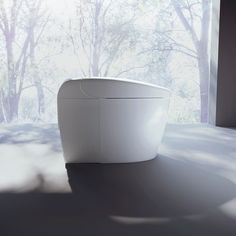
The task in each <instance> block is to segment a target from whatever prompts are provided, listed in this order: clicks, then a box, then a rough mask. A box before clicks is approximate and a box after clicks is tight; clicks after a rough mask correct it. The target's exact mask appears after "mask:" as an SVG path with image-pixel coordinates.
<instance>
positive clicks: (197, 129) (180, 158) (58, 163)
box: [0, 125, 236, 236]
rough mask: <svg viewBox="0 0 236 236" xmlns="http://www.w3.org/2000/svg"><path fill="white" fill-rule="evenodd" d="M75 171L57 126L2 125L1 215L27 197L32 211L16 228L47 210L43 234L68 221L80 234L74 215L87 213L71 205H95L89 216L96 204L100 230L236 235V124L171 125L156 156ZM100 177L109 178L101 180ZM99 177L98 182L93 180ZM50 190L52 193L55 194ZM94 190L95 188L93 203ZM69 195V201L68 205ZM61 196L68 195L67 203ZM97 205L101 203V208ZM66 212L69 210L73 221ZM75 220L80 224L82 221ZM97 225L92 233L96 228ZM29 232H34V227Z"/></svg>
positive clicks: (34, 221) (34, 220)
mask: <svg viewBox="0 0 236 236" xmlns="http://www.w3.org/2000/svg"><path fill="white" fill-rule="evenodd" d="M78 168H80V170H82V172H79V171H78V172H77V171H76V170H73V168H72V169H71V170H70V169H67V171H66V169H65V166H64V161H63V155H62V150H61V145H60V138H59V132H58V129H57V126H56V125H15V126H2V127H1V128H0V218H1V217H2V214H5V213H1V212H8V213H7V215H9V214H10V213H9V212H11V211H12V209H13V207H12V204H15V207H14V209H15V208H17V209H18V213H17V212H16V211H15V210H14V211H13V214H18V215H22V214H26V213H25V206H27V201H31V203H30V204H31V208H32V207H33V208H32V209H33V210H32V212H31V213H29V214H28V215H27V214H26V216H25V218H22V219H21V223H19V224H20V225H19V228H17V227H16V228H15V229H16V230H18V231H19V230H21V232H22V233H24V232H25V230H26V231H27V230H29V228H28V227H29V223H28V220H29V218H30V219H31V224H32V227H33V225H35V224H36V225H37V224H38V221H39V219H38V218H37V217H36V216H34V217H32V215H34V214H35V212H37V211H38V210H39V208H40V209H41V208H43V207H44V209H45V216H48V214H51V216H49V218H47V221H46V222H45V220H44V218H42V219H40V222H41V223H40V224H41V225H42V229H44V232H46V231H47V229H48V226H47V224H49V222H50V225H51V227H52V229H51V230H54V231H53V232H57V235H63V232H64V233H65V232H68V229H71V225H72V226H73V227H75V228H74V231H73V232H75V234H72V233H71V234H70V235H77V233H79V232H80V229H81V228H80V227H79V228H78V221H77V220H76V219H80V217H82V218H81V219H83V217H86V216H85V215H84V212H83V211H82V212H81V211H78V212H76V213H75V212H74V211H73V209H75V207H81V206H86V204H88V205H89V204H91V202H92V204H95V205H94V206H93V208H92V209H90V211H89V210H88V211H87V212H90V216H91V215H93V214H94V209H97V212H102V213H99V214H101V215H100V216H99V217H98V216H96V217H95V216H94V215H93V216H94V219H93V220H95V221H97V220H98V219H100V220H101V222H100V223H101V224H105V225H103V226H104V227H105V226H106V227H111V228H110V230H111V231H109V232H112V230H115V231H114V232H121V233H122V235H125V233H127V235H136V236H137V235H144V234H143V232H147V235H157V234H156V233H157V232H159V233H160V235H174V236H176V235H181V236H183V235H186V236H190V235H197V236H198V235H201V236H203V235H206V236H208V235H214V236H216V235H222V236H223V235H227V236H228V235H232V236H233V235H236V130H235V129H225V128H215V127H211V126H204V125H168V126H167V129H166V133H165V136H164V139H163V143H162V146H161V148H160V151H159V155H158V157H157V158H156V159H155V160H153V161H150V162H144V163H143V164H142V163H141V164H137V165H133V167H132V166H129V165H123V166H122V165H121V167H116V166H108V167H106V168H104V169H103V168H102V175H101V166H99V167H98V170H97V171H96V167H94V169H93V170H95V172H94V171H91V173H87V172H86V171H87V170H88V169H86V168H88V167H78ZM110 168H113V169H110ZM119 168H120V169H119ZM84 170H86V171H84ZM90 170H91V169H90ZM113 170H114V171H113ZM83 171H84V172H83ZM119 171H120V172H119ZM113 172H114V175H113ZM89 176H91V178H89ZM104 176H108V179H109V178H110V180H108V181H106V180H104ZM68 177H69V179H70V184H69V183H68ZM97 177H99V178H100V177H101V178H102V179H100V180H99V179H98V180H97V179H96V178H97ZM129 178H130V180H127V179H129ZM94 180H95V182H94ZM126 180H127V181H126ZM96 181H98V182H96ZM81 189H83V190H84V194H85V195H84V196H85V197H84V198H83V191H82V195H78V196H79V197H78V198H76V199H74V202H73V198H70V197H69V196H74V195H72V194H70V193H71V191H73V192H74V193H77V192H80V190H81ZM30 192H31V193H32V192H33V193H35V192H36V193H40V194H41V193H43V195H44V196H48V197H44V196H42V197H39V198H32V196H31V195H29V194H28V193H30ZM16 193H23V195H22V194H20V196H22V197H20V198H19V197H17V196H19V195H18V194H16ZM48 193H54V195H53V196H54V197H55V199H54V198H52V197H50V196H51V195H50V196H49V194H48ZM91 193H96V194H94V195H95V196H94V198H93V199H92V200H91V199H90V196H91V195H93V194H91ZM6 194H10V195H6ZM55 194H57V195H55ZM58 194H59V195H58ZM5 196H7V197H5ZM40 196H41V195H40ZM62 196H63V199H61V198H62ZM81 196H82V197H81ZM68 198H70V205H68V206H67V205H66V204H68ZM9 199H10V200H9ZM27 199H28V200H27ZM46 199H47V200H46ZM56 199H57V200H56ZM60 199H61V200H60ZM64 199H67V200H66V202H64ZM104 199H105V200H104ZM122 201H123V202H122ZM32 202H33V203H34V205H32V204H33V203H32ZM54 202H57V203H58V204H59V205H54V207H55V208H57V209H59V208H61V207H63V206H65V209H64V210H65V211H64V210H62V209H60V210H61V215H58V214H59V213H58V211H59V210H55V209H51V208H50V206H51V204H54ZM49 203H50V204H49ZM40 204H41V205H40ZM103 204H104V205H103ZM125 204H128V205H127V206H126V205H125ZM100 205H102V206H103V207H101V208H99V206H100ZM46 209H47V210H46ZM22 212H23V213H22ZM52 212H54V213H52ZM65 212H66V213H65ZM43 214H44V213H42V215H43ZM66 214H69V215H66ZM70 214H72V215H73V214H74V215H73V217H74V218H73V217H72V216H71V215H70ZM96 214H97V213H96ZM9 217H10V216H9ZM19 217H20V216H19ZM19 217H18V216H17V217H16V219H15V220H16V222H19ZM35 217H36V218H35ZM50 217H51V218H50ZM58 217H59V218H58ZM71 217H72V218H71ZM55 218H56V219H57V220H61V221H62V222H64V223H65V222H67V224H66V223H65V224H64V223H63V224H61V228H60V227H59V225H60V224H59V225H58V224H57V223H56V222H57V221H55ZM1 219H2V218H1ZM80 222H82V223H81V224H82V225H81V227H82V228H83V225H84V224H85V222H84V221H83V220H82V221H80ZM86 222H87V223H88V225H89V224H90V223H91V222H90V220H87V221H86ZM22 227H23V228H22ZM24 227H25V228H24ZM43 227H45V228H43ZM96 227H98V228H99V229H100V227H101V225H100V224H98V223H97V225H96ZM96 227H95V228H91V230H94V231H96V230H97V228H96ZM117 227H118V228H117ZM9 228H11V227H10V226H9ZM9 228H6V232H8V230H9ZM63 230H64V231H63ZM117 230H122V231H117ZM123 230H124V231H123ZM18 231H17V232H18ZM60 232H61V234H60ZM104 232H105V231H104ZM30 233H31V235H37V234H36V231H34V229H33V228H32V231H30ZM32 233H33V234H32ZM121 233H117V235H120V234H121ZM0 234H1V227H0ZM39 235H40V234H39ZM41 235H42V234H41ZM64 235H65V234H64ZM88 235H91V234H88ZM103 235H105V234H104V233H103ZM110 235H111V234H110ZM112 235H116V234H115V233H113V234H112Z"/></svg>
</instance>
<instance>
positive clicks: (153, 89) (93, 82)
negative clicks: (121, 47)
mask: <svg viewBox="0 0 236 236" xmlns="http://www.w3.org/2000/svg"><path fill="white" fill-rule="evenodd" d="M62 88H63V89H62ZM169 95H170V91H169V90H168V89H166V88H163V87H160V86H156V85H153V84H149V83H144V82H139V81H133V80H127V79H117V78H101V77H99V78H98V77H97V78H96V77H93V78H83V79H72V80H69V81H66V82H65V83H64V84H63V85H62V87H61V89H60V91H59V93H58V97H59V98H75V99H85V98H93V99H95V98H97V99H99V98H107V99H119V98H120V99H122V98H133V99H134V98H163V97H169Z"/></svg>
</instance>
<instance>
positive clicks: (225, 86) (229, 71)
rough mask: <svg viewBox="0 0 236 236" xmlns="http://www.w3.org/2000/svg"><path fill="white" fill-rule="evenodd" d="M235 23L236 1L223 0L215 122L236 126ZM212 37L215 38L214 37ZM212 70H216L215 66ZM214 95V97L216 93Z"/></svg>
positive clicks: (225, 125)
mask: <svg viewBox="0 0 236 236" xmlns="http://www.w3.org/2000/svg"><path fill="white" fill-rule="evenodd" d="M213 2H214V0H213ZM213 12H214V11H213ZM213 15H214V14H213ZM235 24H236V1H235V0H227V1H225V0H222V1H221V5H220V28H219V58H218V76H217V77H218V81H217V86H215V87H216V92H217V96H216V115H215V124H216V125H217V126H224V127H236V26H235ZM212 39H213V40H214V37H213V38H212ZM213 50H214V49H213ZM213 53H214V52H213ZM212 70H213V71H214V68H212ZM211 72H212V71H211ZM212 76H213V75H212ZM211 80H212V78H211ZM211 86H212V83H211ZM213 87H214V86H213ZM212 96H213V98H214V95H212ZM210 104H211V103H210ZM211 105H212V104H211Z"/></svg>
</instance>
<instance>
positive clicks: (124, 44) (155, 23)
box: [0, 0, 211, 123]
mask: <svg viewBox="0 0 236 236" xmlns="http://www.w3.org/2000/svg"><path fill="white" fill-rule="evenodd" d="M210 9H211V2H210V0H159V1H138V0H119V1H113V0H91V1H88V0H77V1H74V0H60V1H58V0H47V1H46V0H14V1H13V0H2V1H1V3H0V42H1V43H0V65H1V66H0V122H2V123H9V122H56V120H57V113H56V107H57V106H56V95H57V91H58V88H59V86H60V84H61V83H62V82H63V81H64V80H65V79H68V78H71V77H89V76H110V77H124V78H129V79H134V80H142V81H147V82H151V83H154V84H157V85H161V86H165V87H168V88H170V89H171V90H172V96H171V104H170V110H169V121H170V122H178V123H196V122H206V121H207V110H208V80H209V42H210V40H209V31H210V30H209V29H210V12H211V11H210Z"/></svg>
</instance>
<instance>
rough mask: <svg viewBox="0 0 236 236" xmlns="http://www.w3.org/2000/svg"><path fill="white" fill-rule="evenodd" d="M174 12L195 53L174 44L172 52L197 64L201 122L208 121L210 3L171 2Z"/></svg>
mask: <svg viewBox="0 0 236 236" xmlns="http://www.w3.org/2000/svg"><path fill="white" fill-rule="evenodd" d="M171 3H172V5H173V7H174V9H175V12H176V14H177V16H178V18H179V20H180V22H181V23H182V25H183V26H184V28H185V30H186V31H187V32H188V34H189V35H190V36H191V39H192V42H193V45H194V48H195V51H192V50H191V49H188V48H187V47H186V46H185V45H182V44H181V43H176V42H175V45H174V47H173V50H179V51H180V52H182V53H185V55H188V56H190V57H192V58H195V59H196V60H197V63H198V69H199V81H200V99H201V122H207V120H208V90H209V72H210V71H209V67H210V66H209V55H208V45H209V42H208V40H209V25H210V1H209V0H206V1H205V0H201V1H199V0H181V1H180V0H171ZM196 7H200V8H201V12H202V14H201V15H197V14H196V13H195V12H196ZM198 20H199V21H200V22H199V25H200V34H198V31H197V26H196V21H198Z"/></svg>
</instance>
